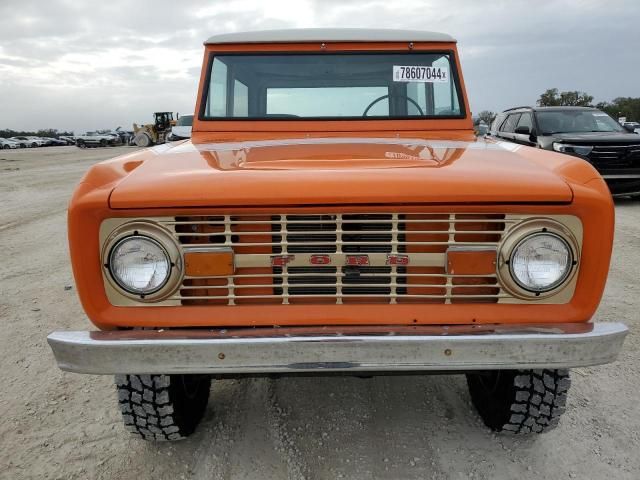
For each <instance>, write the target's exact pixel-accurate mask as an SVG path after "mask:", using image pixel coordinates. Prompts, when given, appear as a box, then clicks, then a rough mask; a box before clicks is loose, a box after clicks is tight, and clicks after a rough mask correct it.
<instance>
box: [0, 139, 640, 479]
mask: <svg viewBox="0 0 640 480" xmlns="http://www.w3.org/2000/svg"><path fill="white" fill-rule="evenodd" d="M129 148H130V147H120V148H108V149H89V150H80V149H77V148H75V147H55V148H47V149H37V150H21V151H12V152H7V151H0V205H2V217H1V220H0V251H1V252H2V262H1V266H0V352H2V353H1V357H0V358H1V360H2V376H1V378H2V386H3V388H2V389H1V390H0V411H2V421H1V422H0V478H8V479H9V478H10V479H21V478H61V479H62V478H64V479H68V478H82V479H84V478H108V479H110V478H118V479H127V478H132V479H137V480H144V479H151V478H153V479H161V478H171V479H186V478H198V479H205V478H206V479H281V478H289V479H296V480H297V479H301V478H307V479H328V478H331V479H334V478H356V479H369V478H392V479H424V478H437V479H449V478H453V479H461V478H465V479H468V478H487V479H510V478H519V479H529V478H531V479H536V480H540V479H543V478H549V479H558V478H578V479H605V478H609V479H616V480H621V479H634V480H635V479H638V478H640V458H639V457H638V451H640V406H639V404H638V385H639V384H640V358H639V355H638V347H639V335H638V328H639V327H640V316H639V315H638V306H639V305H640V304H639V303H638V298H639V297H640V288H639V286H638V285H639V284H638V278H639V277H640V267H639V263H640V262H638V254H639V253H640V201H635V202H634V201H619V202H618V203H617V206H616V214H617V223H618V224H617V232H616V244H615V252H614V260H613V265H612V270H611V276H610V278H609V283H608V286H607V291H606V294H605V298H604V301H603V303H602V305H601V307H600V310H599V312H598V320H604V321H607V320H611V321H612V320H622V321H624V322H626V323H627V324H628V325H630V327H631V329H632V333H631V334H630V335H629V336H628V337H627V341H626V345H625V349H624V352H623V353H622V356H621V358H620V360H619V361H618V362H617V363H615V364H612V365H607V366H603V367H597V368H583V369H576V370H574V371H573V387H572V389H571V392H570V396H569V407H568V411H567V413H566V414H565V416H564V418H563V420H562V422H561V424H560V427H559V429H557V430H556V431H553V432H551V433H549V434H547V435H545V436H541V437H538V438H518V437H509V436H503V435H494V434H492V433H491V432H489V431H487V429H486V428H485V427H484V426H483V425H482V424H481V422H480V420H479V419H478V417H477V416H476V415H475V413H474V412H473V410H472V407H471V404H470V400H469V396H468V394H467V390H466V386H465V382H464V377H462V376H431V377H418V376H413V377H380V378H373V379H358V378H326V379H318V378H315V379H314V378H290V379H279V380H271V379H256V380H241V381H231V380H228V381H219V382H215V383H214V386H213V389H212V398H211V401H210V404H209V409H208V412H207V414H206V418H205V420H204V422H203V424H202V425H201V428H200V429H199V430H198V432H197V433H196V434H195V435H194V436H193V437H192V438H190V439H189V440H186V441H183V442H181V443H175V444H149V443H145V442H142V441H138V440H133V439H129V437H128V434H127V433H126V432H125V431H124V429H123V428H122V426H121V422H120V417H119V413H118V412H117V410H116V398H115V391H114V387H113V383H112V378H111V377H108V376H102V377H100V376H82V375H75V374H69V373H63V372H61V371H60V370H58V368H57V367H56V366H55V365H54V361H53V356H52V354H51V352H50V350H49V347H48V346H47V344H46V341H45V337H46V335H47V334H48V333H49V332H50V331H52V330H54V329H86V328H88V327H89V324H88V321H87V320H86V319H85V317H84V314H83V312H82V310H81V308H80V305H79V303H78V299H77V298H76V293H75V288H74V287H73V278H72V275H71V271H70V268H69V263H68V260H67V245H66V236H65V221H66V219H65V216H66V214H65V209H66V205H67V201H68V198H69V196H70V194H71V191H72V189H73V186H74V184H75V183H76V182H77V180H78V179H79V178H80V176H81V175H82V173H83V172H84V171H85V170H86V169H87V168H88V167H89V166H90V165H91V164H92V163H94V162H95V161H97V160H100V159H104V158H108V157H110V156H113V155H115V154H117V153H119V152H123V151H128V149H129Z"/></svg>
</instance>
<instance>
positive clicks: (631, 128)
mask: <svg viewBox="0 0 640 480" xmlns="http://www.w3.org/2000/svg"><path fill="white" fill-rule="evenodd" d="M622 128H624V129H625V130H626V131H627V132H629V133H636V130H635V128H633V127H632V126H631V125H623V126H622Z"/></svg>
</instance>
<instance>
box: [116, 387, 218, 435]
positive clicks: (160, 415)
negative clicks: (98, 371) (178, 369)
mask: <svg viewBox="0 0 640 480" xmlns="http://www.w3.org/2000/svg"><path fill="white" fill-rule="evenodd" d="M116 385H117V388H118V403H119V405H120V411H121V412H122V419H123V420H124V424H125V426H126V427H127V430H129V431H130V432H131V433H132V434H133V435H135V436H137V437H139V438H143V439H145V440H181V439H183V438H186V437H188V436H189V435H191V434H192V433H193V432H194V430H195V429H196V426H197V425H198V423H200V420H201V419H202V416H203V415H204V412H205V409H206V407H207V403H208V401H209V390H210V388H211V378H210V377H208V376H203V375H116Z"/></svg>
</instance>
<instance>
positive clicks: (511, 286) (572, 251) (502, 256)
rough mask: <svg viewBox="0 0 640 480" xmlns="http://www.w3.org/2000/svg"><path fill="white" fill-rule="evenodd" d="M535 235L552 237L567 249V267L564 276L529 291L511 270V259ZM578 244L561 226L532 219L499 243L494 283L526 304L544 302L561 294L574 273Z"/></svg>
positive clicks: (578, 250) (552, 221)
mask: <svg viewBox="0 0 640 480" xmlns="http://www.w3.org/2000/svg"><path fill="white" fill-rule="evenodd" d="M536 235H549V236H553V237H556V238H557V239H559V240H560V241H562V242H563V244H564V245H565V246H566V247H567V249H568V252H569V256H570V264H569V268H568V269H567V271H566V272H565V273H564V275H563V276H562V277H561V278H560V279H558V280H557V281H556V282H554V283H553V284H550V285H549V286H548V287H545V288H543V289H533V288H531V287H527V286H525V285H523V284H522V283H521V282H520V281H519V280H518V279H517V278H516V276H515V274H514V272H513V269H512V258H513V255H514V252H515V251H516V249H517V248H518V247H519V246H520V245H522V243H523V242H525V241H526V240H529V239H531V238H532V237H534V236H536ZM579 258H580V244H579V242H578V240H577V239H576V237H575V236H574V234H573V232H572V231H571V230H569V229H568V228H567V227H566V226H564V225H563V224H561V223H559V222H556V221H554V220H550V219H536V218H532V219H529V220H527V221H524V222H522V223H520V224H518V225H516V226H515V227H514V228H513V229H511V231H510V232H509V233H508V234H507V236H506V237H505V238H504V240H503V241H502V243H501V245H500V247H499V253H498V280H499V282H500V284H501V286H502V287H503V288H504V289H505V290H506V291H508V292H509V293H510V294H511V295H513V296H515V297H517V298H520V299H526V300H538V299H544V298H547V297H550V296H553V295H557V294H559V293H560V292H562V291H563V290H564V289H565V288H566V287H567V286H568V285H569V284H570V283H571V280H572V279H573V277H574V276H575V274H576V272H577V270H578V261H579Z"/></svg>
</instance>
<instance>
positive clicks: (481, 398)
mask: <svg viewBox="0 0 640 480" xmlns="http://www.w3.org/2000/svg"><path fill="white" fill-rule="evenodd" d="M467 384H468V386H469V393H470V394H471V401H472V402H473V405H474V406H475V407H476V410H477V411H478V413H479V414H480V417H481V418H482V420H483V421H484V423H485V425H486V426H487V427H489V428H491V429H492V430H494V431H497V432H509V433H519V434H524V433H542V432H546V431H549V430H551V429H553V428H555V427H556V426H557V425H558V422H559V420H560V415H562V413H563V412H564V410H565V404H566V401H567V392H568V390H569V386H570V385H571V381H570V379H569V371H568V370H496V371H490V372H483V373H469V374H467Z"/></svg>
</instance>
